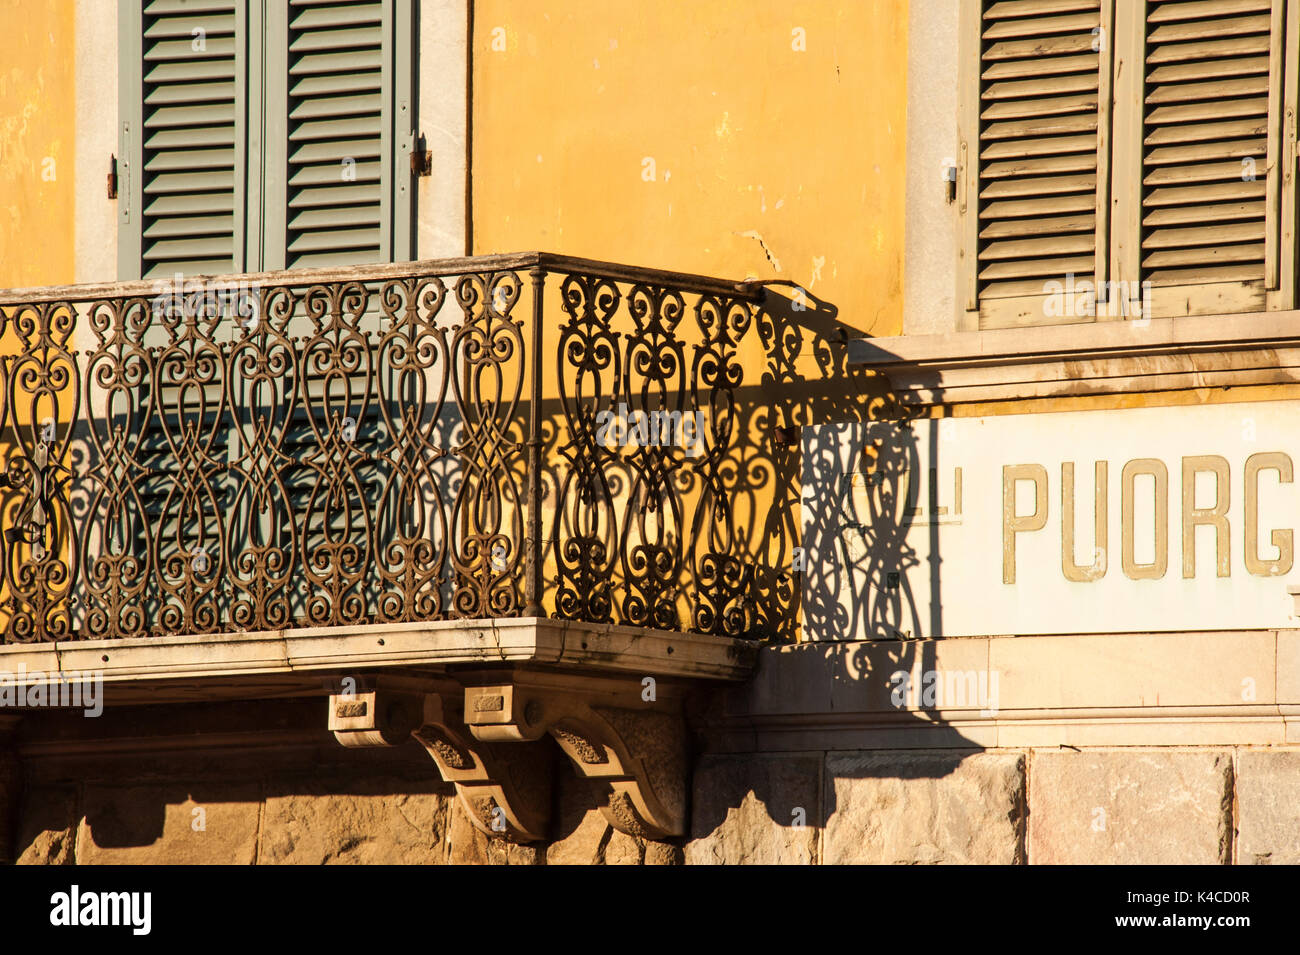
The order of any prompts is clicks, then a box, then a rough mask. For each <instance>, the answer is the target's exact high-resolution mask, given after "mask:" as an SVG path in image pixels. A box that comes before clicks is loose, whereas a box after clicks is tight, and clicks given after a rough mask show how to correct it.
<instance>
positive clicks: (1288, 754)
mask: <svg viewBox="0 0 1300 955" xmlns="http://www.w3.org/2000/svg"><path fill="white" fill-rule="evenodd" d="M1236 857H1237V858H1236V861H1237V863H1238V864H1240V865H1259V864H1265V865H1296V864H1297V863H1300V750H1295V749H1288V750H1277V751H1274V752H1269V751H1266V750H1249V749H1248V750H1243V751H1242V752H1241V753H1240V755H1238V757H1237V851H1236Z"/></svg>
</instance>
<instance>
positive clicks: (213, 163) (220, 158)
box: [144, 149, 235, 172]
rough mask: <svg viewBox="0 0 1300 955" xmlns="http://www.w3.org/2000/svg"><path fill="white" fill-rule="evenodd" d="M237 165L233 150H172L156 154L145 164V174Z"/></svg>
mask: <svg viewBox="0 0 1300 955" xmlns="http://www.w3.org/2000/svg"><path fill="white" fill-rule="evenodd" d="M234 163H235V152H234V150H233V149H170V150H167V151H166V152H157V153H154V154H153V155H152V156H151V157H150V158H149V159H148V160H147V161H146V162H145V164H144V169H145V172H166V171H172V170H177V169H189V170H198V169H232V168H234Z"/></svg>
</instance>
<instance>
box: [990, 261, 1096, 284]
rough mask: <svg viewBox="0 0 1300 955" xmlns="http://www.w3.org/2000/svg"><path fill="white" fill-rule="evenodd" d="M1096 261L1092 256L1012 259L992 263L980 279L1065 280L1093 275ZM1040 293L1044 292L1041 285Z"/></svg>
mask: <svg viewBox="0 0 1300 955" xmlns="http://www.w3.org/2000/svg"><path fill="white" fill-rule="evenodd" d="M1095 261H1096V259H1095V257H1094V256H1092V255H1077V256H1071V257H1056V258H1050V259H1012V260H1010V261H1000V262H991V263H989V265H988V266H987V267H986V268H983V269H981V270H980V278H981V279H983V280H986V281H991V280H994V279H1019V278H1027V277H1029V276H1034V275H1038V276H1042V277H1043V278H1044V279H1051V278H1065V277H1066V276H1067V275H1070V274H1071V273H1073V274H1075V275H1091V274H1092V268H1093V264H1094V263H1095ZM1038 291H1039V292H1042V291H1044V290H1043V288H1042V286H1041V285H1040V286H1039V288H1038Z"/></svg>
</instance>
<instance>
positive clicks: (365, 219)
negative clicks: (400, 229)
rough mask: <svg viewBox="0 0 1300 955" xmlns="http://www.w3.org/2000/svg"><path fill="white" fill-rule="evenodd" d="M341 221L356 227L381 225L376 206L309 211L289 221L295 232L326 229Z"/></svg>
mask: <svg viewBox="0 0 1300 955" xmlns="http://www.w3.org/2000/svg"><path fill="white" fill-rule="evenodd" d="M340 219H342V220H343V221H347V222H352V223H354V224H356V225H369V226H378V225H379V209H378V207H376V206H372V205H371V206H348V207H343V208H330V209H307V210H304V211H303V212H299V213H298V214H297V215H295V216H294V217H293V218H292V219H291V220H289V228H291V229H295V230H303V231H306V230H309V229H326V228H329V227H330V226H332V225H335V224H337V223H338V222H339V221H340Z"/></svg>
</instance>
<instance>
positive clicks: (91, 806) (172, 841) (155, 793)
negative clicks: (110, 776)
mask: <svg viewBox="0 0 1300 955" xmlns="http://www.w3.org/2000/svg"><path fill="white" fill-rule="evenodd" d="M83 798H84V803H83V805H84V811H85V816H84V817H83V818H82V820H81V826H80V830H79V831H78V833H77V848H76V860H77V864H78V865H103V864H111V865H134V864H139V863H147V864H154V865H212V864H223V865H250V864H251V863H252V862H253V861H254V859H255V858H256V857H257V833H258V815H259V810H260V805H259V802H260V790H259V788H258V787H257V786H253V785H246V784H240V785H229V786H226V785H221V784H204V785H202V786H195V787H187V786H184V785H175V784H167V785H154V786H112V785H92V784H87V785H86V787H85V794H84V797H83ZM196 810H202V811H201V812H199V811H196Z"/></svg>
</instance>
